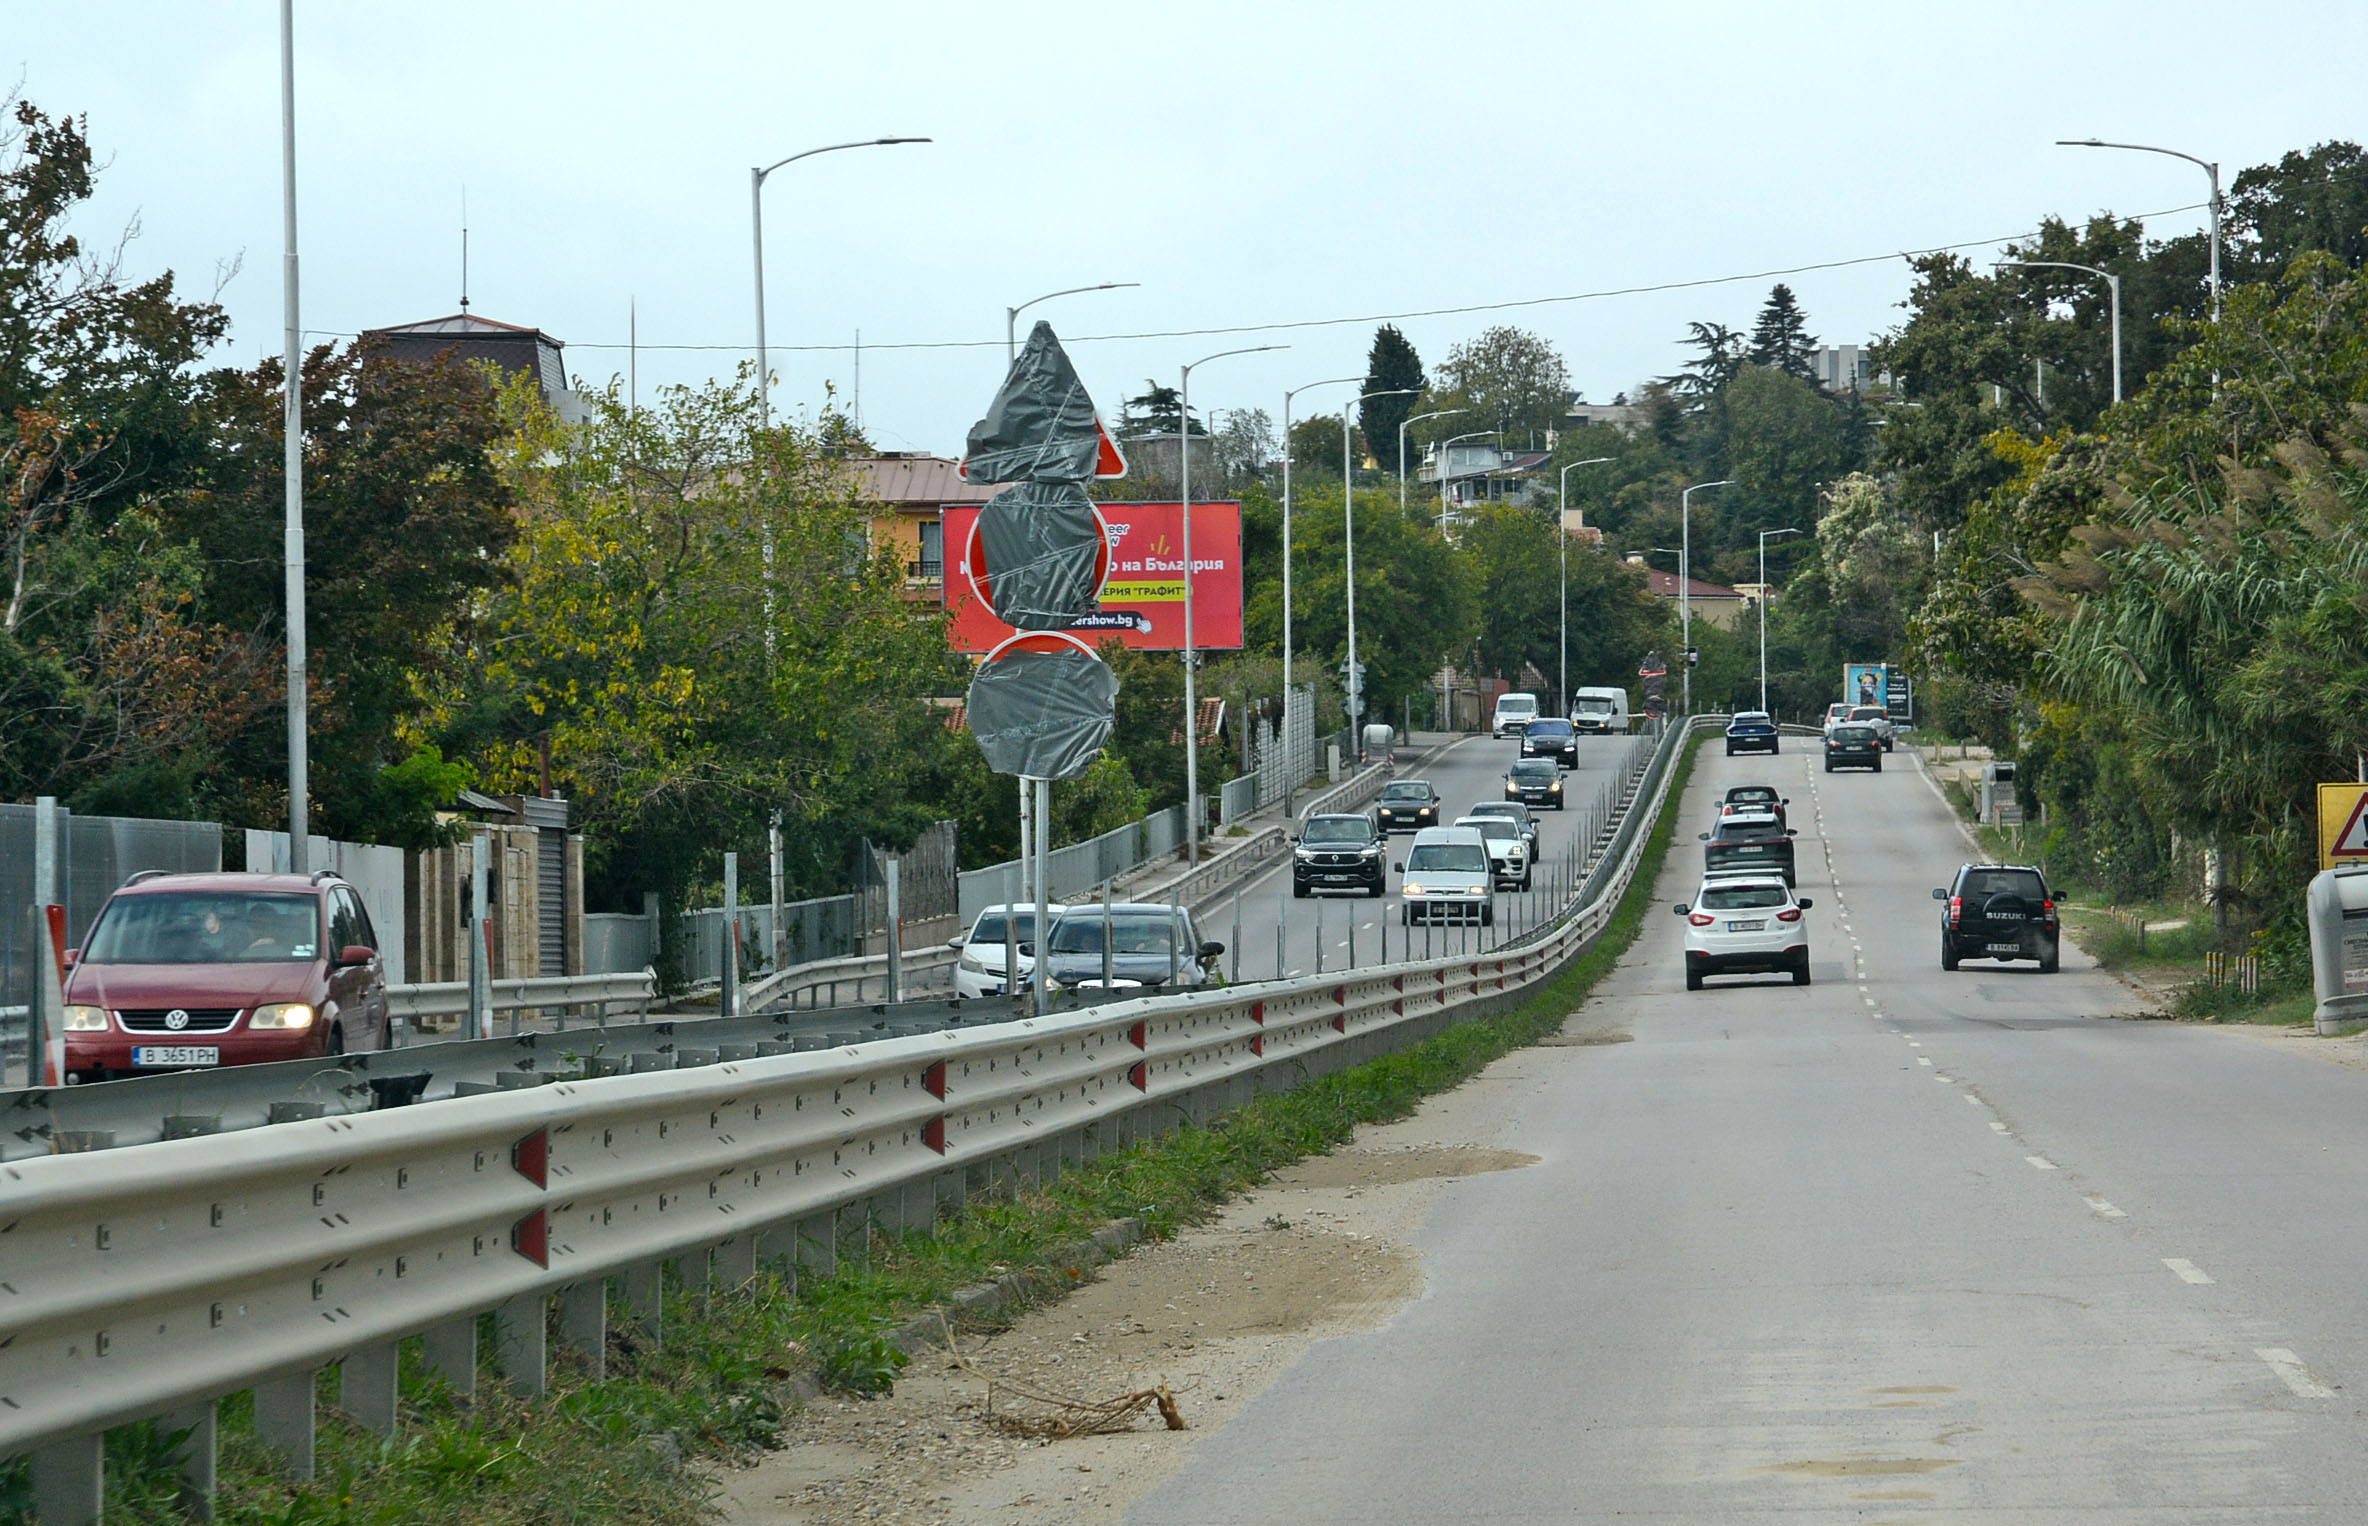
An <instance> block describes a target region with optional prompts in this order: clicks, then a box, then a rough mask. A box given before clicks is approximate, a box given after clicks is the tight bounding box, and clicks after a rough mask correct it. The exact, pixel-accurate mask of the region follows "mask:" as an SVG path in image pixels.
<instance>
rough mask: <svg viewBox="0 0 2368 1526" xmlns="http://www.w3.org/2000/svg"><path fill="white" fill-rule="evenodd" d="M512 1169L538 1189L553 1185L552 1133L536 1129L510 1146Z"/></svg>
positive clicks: (547, 1130)
mask: <svg viewBox="0 0 2368 1526" xmlns="http://www.w3.org/2000/svg"><path fill="white" fill-rule="evenodd" d="M510 1169H511V1170H513V1171H516V1172H517V1173H518V1174H519V1175H520V1176H523V1177H525V1178H526V1179H527V1180H528V1181H530V1182H532V1183H534V1184H535V1185H536V1186H538V1187H548V1186H550V1185H551V1131H550V1130H549V1129H536V1130H535V1131H534V1132H533V1133H531V1134H529V1135H527V1136H526V1137H525V1138H524V1139H521V1140H519V1141H518V1142H517V1143H516V1144H514V1145H512V1146H510Z"/></svg>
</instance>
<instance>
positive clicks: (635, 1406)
mask: <svg viewBox="0 0 2368 1526" xmlns="http://www.w3.org/2000/svg"><path fill="white" fill-rule="evenodd" d="M1702 740H1703V739H1702V738H1699V737H1697V738H1695V739H1693V741H1691V742H1690V743H1689V744H1688V745H1687V746H1686V747H1685V748H1684V750H1683V751H1681V752H1680V753H1679V755H1678V757H1677V760H1676V765H1675V776H1674V778H1673V779H1672V781H1671V784H1670V794H1669V802H1670V805H1669V808H1668V809H1667V810H1666V811H1664V812H1663V814H1662V817H1661V820H1660V821H1658V822H1657V823H1655V825H1654V828H1653V831H1652V833H1651V835H1650V836H1649V837H1648V838H1647V839H1646V842H1645V848H1644V853H1643V856H1642V858H1641V859H1640V861H1639V863H1638V865H1637V872H1636V876H1635V878H1634V879H1633V880H1632V881H1631V883H1630V885H1629V888H1628V893H1627V895H1626V896H1624V897H1623V898H1622V900H1621V903H1620V906H1619V909H1618V910H1617V911H1616V912H1615V913H1614V915H1613V917H1612V920H1611V922H1610V924H1609V926H1607V927H1606V928H1605V930H1604V934H1603V936H1602V937H1601V938H1600V939H1598V940H1597V942H1596V945H1595V947H1594V948H1593V949H1591V950H1589V951H1588V952H1587V953H1586V954H1585V955H1584V956H1582V957H1581V958H1579V959H1577V960H1574V961H1573V962H1572V963H1571V964H1570V965H1569V966H1568V967H1567V968H1565V969H1564V970H1563V971H1562V972H1561V973H1560V974H1559V975H1557V976H1555V977H1554V978H1553V979H1552V980H1550V981H1548V982H1547V983H1546V984H1545V985H1543V986H1541V987H1540V988H1538V989H1537V990H1536V991H1535V992H1533V993H1532V994H1531V995H1530V996H1529V997H1528V999H1527V1000H1525V1001H1523V1002H1521V1003H1520V1004H1519V1005H1518V1006H1515V1007H1511V1008H1508V1009H1507V1010H1505V1011H1502V1012H1497V1013H1494V1014H1491V1015H1490V1016H1487V1017H1482V1018H1475V1019H1473V1020H1471V1021H1468V1022H1463V1023H1458V1024H1456V1025H1455V1026H1454V1027H1451V1028H1449V1029H1447V1030H1446V1031H1445V1032H1443V1033H1440V1034H1437V1035H1435V1036H1433V1037H1432V1038H1430V1039H1427V1040H1425V1041H1424V1042H1422V1043H1420V1044H1416V1045H1414V1046H1412V1047H1410V1048H1408V1049H1405V1050H1402V1051H1400V1052H1399V1053H1397V1054H1392V1055H1385V1056H1383V1057H1382V1058H1380V1059H1376V1060H1370V1061H1367V1062H1366V1063H1364V1064H1362V1065H1358V1066H1354V1067H1352V1068H1350V1069H1347V1070H1343V1071H1338V1072H1335V1073H1334V1074H1332V1075H1329V1076H1325V1077H1322V1078H1320V1079H1318V1080H1315V1081H1311V1082H1309V1083H1308V1084H1306V1085H1304V1086H1300V1087H1298V1088H1295V1089H1294V1090H1291V1091H1288V1092H1277V1093H1273V1094H1271V1095H1269V1096H1265V1097H1261V1098H1259V1099H1258V1100H1257V1101H1255V1102H1252V1103H1250V1104H1248V1105H1247V1106H1245V1107H1242V1108H1238V1109H1236V1110H1234V1111H1233V1112H1231V1113H1228V1114H1226V1115H1225V1116H1223V1117H1222V1118H1220V1119H1218V1120H1216V1121H1215V1122H1214V1123H1213V1124H1212V1125H1211V1126H1210V1127H1208V1128H1205V1129H1196V1128H1186V1129H1182V1130H1179V1131H1178V1132H1176V1133H1173V1134H1169V1135H1167V1136H1166V1137H1164V1138H1162V1139H1160V1140H1158V1141H1156V1142H1152V1143H1148V1144H1139V1145H1136V1146H1133V1147H1131V1148H1129V1149H1126V1150H1123V1151H1119V1152H1116V1153H1113V1154H1110V1155H1105V1156H1103V1157H1101V1158H1100V1159H1099V1160H1096V1161H1094V1162H1093V1163H1091V1164H1090V1165H1087V1166H1085V1167H1082V1168H1080V1169H1076V1170H1073V1171H1070V1172H1068V1173H1066V1174H1064V1175H1062V1176H1061V1177H1060V1178H1059V1179H1058V1180H1056V1181H1054V1182H1052V1183H1051V1184H1049V1185H1047V1186H1044V1187H1041V1188H1037V1189H1031V1190H1027V1191H1023V1192H1021V1193H1018V1194H1016V1195H1014V1196H1010V1197H1006V1198H1001V1199H996V1200H992V1201H986V1200H979V1199H974V1200H973V1201H972V1202H971V1204H970V1205H969V1206H968V1208H967V1209H965V1210H964V1211H963V1212H962V1213H960V1214H959V1215H957V1216H955V1217H952V1218H949V1219H947V1220H945V1221H944V1222H942V1223H940V1224H939V1225H938V1226H937V1228H936V1230H935V1231H934V1232H932V1233H910V1234H905V1235H900V1236H895V1237H889V1236H884V1235H882V1236H875V1237H874V1239H873V1241H872V1244H871V1247H870V1255H869V1257H868V1261H867V1262H866V1263H865V1264H861V1265H844V1266H842V1268H841V1269H840V1270H839V1271H838V1272H837V1273H836V1274H835V1275H833V1276H830V1277H828V1278H815V1277H811V1276H809V1277H807V1278H805V1279H804V1280H803V1282H802V1285H801V1286H800V1287H799V1288H798V1289H797V1290H796V1292H795V1293H794V1295H793V1293H792V1291H791V1289H790V1287H789V1286H788V1285H787V1283H786V1282H785V1281H784V1280H783V1279H782V1278H780V1277H778V1276H775V1275H772V1274H766V1275H762V1276H759V1277H758V1278H757V1279H756V1280H755V1281H753V1282H751V1283H750V1284H748V1285H747V1286H746V1287H743V1288H740V1289H736V1290H733V1291H731V1292H728V1293H719V1294H717V1295H715V1296H713V1297H705V1296H701V1295H699V1294H697V1293H694V1292H688V1291H686V1290H685V1289H683V1288H681V1287H680V1286H678V1285H675V1284H673V1283H672V1282H671V1281H670V1282H669V1284H668V1286H667V1289H666V1295H665V1296H666V1305H665V1318H664V1321H663V1326H664V1330H665V1339H664V1342H663V1344H654V1343H651V1342H649V1341H647V1340H646V1339H643V1338H641V1337H640V1336H639V1333H638V1331H637V1330H635V1329H634V1328H633V1327H632V1326H630V1325H629V1324H627V1323H626V1322H625V1321H624V1320H623V1318H622V1314H623V1311H622V1310H621V1309H617V1308H612V1310H611V1333H610V1343H609V1352H608V1364H609V1376H608V1377H607V1378H606V1379H605V1380H603V1381H599V1382H594V1381H591V1380H590V1379H589V1377H588V1375H587V1374H586V1372H585V1371H584V1370H583V1369H582V1368H581V1367H571V1366H570V1365H568V1364H567V1361H566V1360H565V1358H564V1357H562V1358H559V1359H555V1360H554V1362H553V1364H552V1368H551V1393H550V1396H549V1397H548V1398H547V1399H545V1400H543V1401H541V1402H529V1401H526V1400H523V1399H519V1398H516V1397H513V1396H511V1395H510V1394H508V1393H506V1392H505V1391H504V1390H503V1389H502V1387H501V1380H500V1377H499V1375H498V1374H496V1373H495V1372H494V1371H493V1370H492V1368H491V1367H490V1365H488V1366H487V1367H486V1368H485V1369H484V1370H483V1371H481V1372H480V1374H479V1384H478V1390H477V1393H476V1394H475V1395H474V1396H468V1397H464V1396H461V1395H458V1394H455V1393H454V1392H453V1391H452V1390H451V1388H450V1387H448V1386H447V1385H445V1384H444V1383H442V1382H440V1381H438V1380H435V1379H433V1378H427V1377H423V1376H419V1375H418V1374H419V1364H418V1363H417V1362H416V1361H406V1362H405V1363H404V1368H405V1371H406V1374H407V1376H406V1378H405V1381H404V1384H403V1394H402V1414H403V1424H402V1426H401V1427H400V1429H399V1430H398V1431H397V1433H396V1434H395V1435H394V1436H392V1437H381V1436H379V1435H376V1434H375V1433H372V1432H370V1431H367V1430H364V1429H362V1428H361V1427H359V1426H356V1425H354V1424H352V1423H351V1422H349V1421H348V1420H346V1419H345V1417H344V1416H343V1414H342V1413H341V1412H339V1411H337V1410H336V1409H335V1408H334V1407H333V1406H334V1405H335V1403H336V1400H337V1397H338V1376H337V1374H336V1372H335V1371H334V1370H331V1371H328V1372H324V1373H323V1374H322V1377H321V1380H320V1400H321V1403H322V1406H323V1407H322V1409H321V1418H320V1434H319V1447H318V1452H317V1459H318V1462H317V1466H318V1470H319V1471H318V1475H317V1476H316V1477H315V1478H313V1479H312V1480H310V1481H303V1482H300V1481H297V1480H295V1479H293V1478H291V1477H290V1476H289V1475H288V1473H287V1472H286V1470H285V1468H283V1467H282V1466H280V1465H279V1463H278V1462H277V1460H276V1459H275V1458H274V1457H273V1456H272V1455H271V1454H270V1453H269V1452H267V1451H266V1450H264V1449H263V1447H262V1446H261V1445H260V1444H259V1443H258V1442H257V1441H256V1440H255V1435H254V1425H253V1417H252V1405H251V1401H250V1400H249V1399H248V1397H247V1396H245V1395H240V1396H237V1397H236V1398H234V1399H230V1400H225V1401H224V1403H223V1405H222V1412H221V1427H222V1438H223V1439H222V1449H221V1488H220V1495H219V1500H218V1505H217V1513H216V1519H217V1520H220V1521H224V1522H230V1523H236V1526H394V1523H405V1526H408V1523H415V1522H418V1523H443V1522H452V1523H463V1522H466V1523H471V1526H510V1523H518V1526H525V1523H530V1522H532V1523H554V1526H577V1523H581V1526H595V1523H597V1526H675V1523H681V1526H692V1523H696V1522H699V1521H702V1520H704V1519H705V1518H706V1517H707V1515H708V1498H709V1492H710V1491H709V1486H708V1484H707V1481H706V1475H705V1471H704V1468H703V1466H702V1465H703V1464H707V1463H711V1462H713V1461H715V1460H717V1459H721V1458H725V1457H729V1456H733V1455H748V1454H752V1453H755V1452H759V1451H762V1450H763V1449H764V1448H766V1447H767V1446H768V1445H770V1444H771V1443H772V1442H773V1441H774V1440H775V1439H776V1437H777V1436H778V1433H779V1429H780V1422H781V1416H782V1413H783V1411H784V1410H785V1409H786V1408H787V1407H789V1405H791V1404H792V1403H794V1402H795V1401H794V1399H793V1398H792V1392H793V1385H794V1382H795V1379H796V1377H797V1374H798V1373H799V1372H801V1371H805V1372H811V1373H813V1374H814V1375H815V1376H816V1377H817V1378H819V1379H820V1380H821V1381H823V1382H824V1383H825V1385H826V1386H829V1387H833V1388H837V1389H841V1390H845V1391H850V1392H856V1393H879V1392H884V1391H886V1389H887V1388H888V1387H889V1386H890V1385H891V1384H892V1383H893V1382H894V1381H895V1376H896V1373H897V1371H898V1369H899V1368H900V1367H901V1366H902V1365H903V1363H904V1354H903V1353H902V1352H901V1351H900V1350H898V1349H897V1348H896V1347H895V1346H894V1345H893V1344H892V1343H891V1341H890V1339H889V1335H890V1332H891V1331H893V1330H894V1329H895V1328H896V1327H897V1325H898V1324H900V1323H901V1322H902V1321H903V1320H905V1319H907V1318H910V1317H911V1316H913V1315H914V1314H916V1313H918V1312H920V1311H923V1310H926V1309H929V1308H932V1307H936V1306H940V1305H942V1304H944V1303H946V1302H947V1301H948V1300H950V1299H951V1298H952V1296H953V1295H954V1294H955V1293H957V1292H959V1291H961V1290H962V1289H964V1288H967V1287H970V1286H972V1285H974V1284H976V1283H978V1282H980V1281H983V1280H985V1279H987V1278H990V1277H995V1276H999V1275H1001V1274H1003V1273H1005V1272H1009V1271H1012V1270H1015V1269H1022V1268H1046V1267H1051V1266H1053V1265H1054V1261H1053V1258H1055V1257H1056V1256H1057V1255H1058V1254H1059V1253H1060V1252H1061V1251H1062V1250H1064V1249H1066V1248H1068V1247H1070V1246H1073V1245H1075V1244H1077V1243H1078V1242H1079V1241H1081V1240H1083V1239H1084V1238H1086V1237H1087V1236H1088V1235H1090V1234H1091V1233H1092V1232H1093V1231H1094V1230H1096V1229H1098V1228H1100V1227H1101V1226H1102V1225H1104V1224H1106V1223H1108V1222H1110V1221H1111V1220H1113V1219H1117V1218H1123V1217H1127V1216H1130V1215H1133V1216H1140V1217H1141V1218H1142V1220H1143V1221H1144V1224H1145V1227H1146V1229H1147V1231H1148V1232H1149V1233H1150V1234H1152V1235H1153V1236H1155V1237H1165V1236H1167V1235H1171V1234H1173V1233H1175V1232H1176V1231H1177V1230H1178V1229H1180V1228H1182V1227H1183V1226H1185V1225H1187V1224H1191V1223H1195V1222H1198V1221H1200V1220H1202V1219H1205V1218H1207V1217H1208V1216H1209V1215H1210V1214H1212V1213H1213V1212H1214V1211H1215V1210H1216V1209H1218V1208H1219V1207H1220V1206H1222V1205H1223V1204H1224V1203H1225V1202H1227V1201H1228V1200H1229V1199H1231V1198H1232V1197H1234V1196H1235V1195H1236V1194H1238V1193H1240V1192H1242V1191H1243V1190H1245V1189H1247V1188H1249V1187H1252V1186H1255V1185H1256V1184H1257V1183H1258V1182H1260V1181H1262V1180H1264V1179H1265V1178H1266V1177H1267V1176H1268V1175H1270V1174H1272V1173H1273V1172H1274V1171H1276V1170H1278V1169H1280V1168H1282V1167H1284V1166H1287V1165H1289V1164H1290V1163H1292V1162H1293V1161H1296V1160H1299V1159H1300V1158H1302V1157H1304V1156H1307V1155H1311V1154H1318V1153H1321V1152H1324V1151H1327V1150H1329V1149H1331V1148H1332V1147H1334V1146H1336V1145H1338V1144H1341V1143H1343V1142H1345V1141H1346V1140H1348V1139H1349V1138H1350V1136H1351V1135H1352V1134H1353V1132H1354V1131H1355V1129H1356V1127H1357V1126H1358V1125H1359V1124H1365V1123H1380V1122H1386V1121H1389V1120H1391V1119H1395V1118H1402V1117H1405V1116H1407V1115H1408V1114H1410V1113H1412V1112H1413V1111H1414V1110H1415V1108H1416V1107H1417V1106H1419V1105H1420V1103H1421V1102H1422V1099H1423V1098H1424V1097H1426V1096H1428V1095H1430V1094H1431V1093H1434V1092H1439V1091H1445V1090H1447V1089H1449V1088H1451V1087H1454V1086H1457V1085H1459V1084H1461V1083H1462V1082H1464V1081H1466V1080H1468V1079H1470V1078H1471V1077H1472V1076H1474V1075H1477V1074H1478V1073H1479V1072H1480V1071H1481V1070H1483V1069H1484V1068H1486V1067H1487V1066H1488V1065H1490V1064H1491V1063H1493V1062H1494V1061H1496V1060H1498V1059H1500V1058H1502V1057H1503V1056H1505V1055H1506V1054H1509V1053H1511V1052H1512V1051H1513V1050H1515V1049H1519V1048H1522V1047H1524V1046H1525V1045H1529V1044H1533V1043H1535V1042H1537V1041H1538V1040H1539V1039H1541V1038H1544V1037H1546V1036H1547V1035H1549V1034H1551V1033H1553V1032H1554V1031H1555V1030H1557V1029H1559V1028H1560V1027H1561V1026H1562V1025H1563V1023H1564V1022H1565V1021H1566V1020H1567V1019H1568V1018H1569V1016H1570V1013H1571V1011H1572V1009H1573V1008H1575V1007H1576V1006H1578V1004H1579V1003H1581V1002H1582V1001H1584V1000H1585V999H1586V997H1587V996H1588V994H1589V993H1590V992H1591V991H1593V990H1594V988H1595V986H1596V984H1597V982H1599V981H1601V980H1602V979H1603V977H1604V976H1605V975H1606V974H1608V973H1610V971H1611V970H1612V969H1613V968H1614V967H1615V966H1616V965H1617V964H1618V963H1619V960H1620V958H1621V956H1622V955H1623V954H1624V953H1626V951H1627V949H1628V947H1629V945H1630V944H1631V943H1633V942H1634V941H1635V938H1636V934H1637V931H1638V929H1639V928H1641V927H1642V926H1643V923H1644V917H1645V913H1646V911H1647V909H1648V908H1649V907H1650V905H1651V904H1652V894H1653V883H1654V880H1655V879H1656V878H1657V877H1658V875H1659V873H1660V869H1661V866H1662V863H1663V861H1664V860H1665V859H1666V858H1667V856H1668V852H1669V846H1670V842H1671V840H1672V837H1673V834H1674V832H1675V829H1676V823H1677V820H1678V817H1679V810H1678V803H1679V802H1680V801H1681V800H1682V799H1683V796H1684V792H1685V787H1686V783H1687V780H1688V779H1689V778H1690V777H1691V776H1692V773H1693V766H1694V756H1695V753H1696V751H1697V749H1698V748H1699V747H1700V745H1701V742H1702ZM492 1319H493V1316H490V1315H489V1316H487V1321H486V1328H484V1329H483V1330H482V1331H481V1338H480V1341H479V1347H480V1349H481V1350H486V1351H490V1350H491V1349H492V1346H493V1335H494V1331H493V1329H492ZM563 1349H564V1348H561V1347H558V1346H556V1345H554V1347H553V1350H554V1351H555V1352H557V1351H562V1350H563ZM406 1355H407V1356H410V1355H415V1353H414V1352H407V1353H406ZM171 1441H172V1438H170V1437H168V1436H166V1435H164V1434H162V1433H161V1432H160V1431H159V1430H158V1428H157V1427H155V1426H153V1425H141V1426H127V1427H123V1428H120V1429H118V1430H117V1431H114V1432H112V1433H110V1435H109V1437H108V1443H107V1495H108V1502H107V1519H108V1520H109V1521H110V1522H124V1523H139V1526H168V1523H171V1526H178V1523H180V1522H182V1521H183V1520H185V1519H186V1518H185V1517H183V1516H182V1515H180V1514H179V1513H178V1510H177V1507H176V1505H175V1500H174V1495H175V1483H174V1473H173V1462H172V1453H171ZM26 1484H27V1479H26V1474H25V1470H24V1467H23V1465H22V1464H21V1463H20V1464H15V1465H11V1466H7V1467H0V1526H29V1523H30V1521H31V1517H30V1515H29V1514H27V1513H26V1512H27V1509H28V1505H29V1501H28V1499H27V1496H26V1493H25V1490H26Z"/></svg>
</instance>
